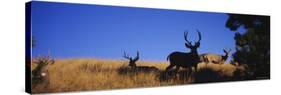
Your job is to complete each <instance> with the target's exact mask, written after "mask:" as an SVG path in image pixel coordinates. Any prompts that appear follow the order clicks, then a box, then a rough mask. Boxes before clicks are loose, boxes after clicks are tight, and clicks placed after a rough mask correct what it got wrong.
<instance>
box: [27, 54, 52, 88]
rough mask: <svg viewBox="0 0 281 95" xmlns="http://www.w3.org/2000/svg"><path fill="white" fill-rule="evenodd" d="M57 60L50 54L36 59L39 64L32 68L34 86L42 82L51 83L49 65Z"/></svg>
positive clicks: (35, 61)
mask: <svg viewBox="0 0 281 95" xmlns="http://www.w3.org/2000/svg"><path fill="white" fill-rule="evenodd" d="M54 62H55V61H54V59H51V58H50V56H40V57H38V58H37V59H35V60H34V63H35V64H37V66H36V68H35V69H34V70H32V86H33V87H36V86H37V85H38V84H40V83H46V84H47V85H48V84H49V72H48V69H47V68H46V67H47V65H49V64H53V63H54Z"/></svg>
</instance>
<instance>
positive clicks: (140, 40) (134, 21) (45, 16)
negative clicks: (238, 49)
mask: <svg viewBox="0 0 281 95" xmlns="http://www.w3.org/2000/svg"><path fill="white" fill-rule="evenodd" d="M227 18H228V15H226V14H224V13H207V12H192V11H179V10H163V9H147V8H128V7H113V6H97V5H80V4H63V3H49V2H33V4H32V34H33V36H34V38H35V40H36V46H35V47H34V48H32V50H33V56H38V55H46V54H48V50H50V51H51V55H52V56H53V57H55V58H103V59H122V55H123V51H126V52H128V53H129V54H130V55H133V56H135V55H136V51H137V50H139V51H140V53H141V60H155V61H164V60H166V57H167V55H168V54H170V53H172V52H174V51H182V52H189V49H187V48H186V47H185V45H184V43H185V41H184V38H183V34H184V31H185V30H188V31H189V36H188V39H190V40H191V41H195V40H197V38H198V36H197V32H196V29H199V30H200V31H201V34H202V41H201V46H200V48H199V49H198V52H199V53H207V52H211V53H217V54H223V51H222V49H223V48H232V50H234V47H235V41H234V38H233V37H234V33H233V32H231V31H230V30H229V29H227V28H226V27H225V23H226V20H227Z"/></svg>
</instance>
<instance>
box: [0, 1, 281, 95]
mask: <svg viewBox="0 0 281 95" xmlns="http://www.w3.org/2000/svg"><path fill="white" fill-rule="evenodd" d="M44 1H59V2H72V3H84V4H101V5H118V6H134V7H148V8H164V9H181V10H196V11H211V12H231V13H246V14H262V15H271V80H265V81H246V82H227V83H211V84H198V85H185V86H172V87H157V88H143V89H123V90H112V91H111V90H107V91H90V92H75V93H68V94H74V95H75V94H85V95H88V94H94V95H204V94H205V95H210V94H211V95H212V94H216V95H242V94H243V95H247V94H248V95H265V94H269V95H270V94H275V95H278V93H279V94H280V91H279V89H280V88H281V86H280V80H281V78H280V77H281V76H280V73H281V72H280V68H281V63H280V62H279V60H278V59H279V58H280V56H279V54H281V53H280V49H281V47H280V42H279V41H281V39H280V38H281V37H279V36H280V33H281V29H280V25H281V23H280V21H281V20H280V17H281V15H280V13H281V12H280V10H279V9H280V3H278V0H44ZM25 2H27V0H2V1H1V3H0V4H1V5H0V7H1V8H0V12H1V14H0V16H1V17H0V23H1V25H0V29H1V30H0V36H1V37H0V43H1V46H0V59H1V61H0V64H1V66H0V75H1V77H0V89H1V91H0V93H1V95H6V94H11V95H18V94H26V93H25V92H24V89H25V88H24V66H25V65H24V48H25V47H24V31H25V30H24V29H25V28H24V24H25V23H24V21H25V20H24V19H25V14H24V9H25V5H24V3H25ZM57 94H61V95H64V94H65V93H57Z"/></svg>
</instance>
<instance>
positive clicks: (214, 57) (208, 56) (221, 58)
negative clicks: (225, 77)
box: [200, 49, 231, 64]
mask: <svg viewBox="0 0 281 95" xmlns="http://www.w3.org/2000/svg"><path fill="white" fill-rule="evenodd" d="M223 52H224V53H225V55H218V54H212V53H205V54H201V55H200V57H201V61H203V62H206V63H209V62H211V63H215V64H222V63H224V62H225V61H226V60H227V58H228V56H229V53H230V52H231V49H228V50H226V49H223Z"/></svg>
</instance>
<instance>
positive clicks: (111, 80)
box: [32, 58, 237, 93]
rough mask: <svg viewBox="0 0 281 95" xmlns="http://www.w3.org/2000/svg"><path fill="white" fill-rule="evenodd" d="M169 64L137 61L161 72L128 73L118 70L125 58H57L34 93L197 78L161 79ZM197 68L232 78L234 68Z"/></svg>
mask: <svg viewBox="0 0 281 95" xmlns="http://www.w3.org/2000/svg"><path fill="white" fill-rule="evenodd" d="M168 65H169V64H168V62H148V61H139V62H137V66H154V67H156V68H158V69H159V70H160V71H161V72H130V70H128V71H127V73H120V72H119V71H120V69H122V68H123V69H124V68H125V69H126V68H128V63H127V61H126V60H102V59H83V58H81V59H60V60H56V62H55V63H54V64H52V65H48V66H47V68H48V71H49V78H50V79H49V84H48V85H47V87H40V85H39V86H38V87H36V88H34V89H33V93H42V92H66V91H81V90H82V91H85V90H105V89H120V88H134V87H155V86H166V85H178V84H189V83H192V82H194V81H196V77H198V74H196V75H195V76H193V77H191V78H186V79H185V80H181V79H180V78H178V77H182V76H181V75H180V74H178V75H176V77H172V78H170V79H169V80H165V81H161V73H162V72H164V70H165V68H166V67H167V66H168ZM32 66H33V67H32V68H35V67H36V65H35V64H32ZM198 68H199V69H198V72H200V70H201V71H202V70H204V69H206V68H209V69H210V70H211V71H214V72H217V73H218V74H219V76H227V77H230V78H231V77H232V76H233V74H234V72H235V71H236V68H237V67H236V66H234V65H231V64H223V65H219V64H211V63H210V64H207V65H206V64H205V63H200V64H198ZM128 69H130V68H128ZM183 73H186V72H183ZM200 78H202V76H200ZM203 78H204V76H203ZM43 85H46V84H41V86H43Z"/></svg>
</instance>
